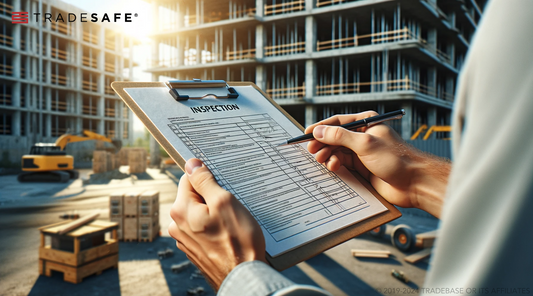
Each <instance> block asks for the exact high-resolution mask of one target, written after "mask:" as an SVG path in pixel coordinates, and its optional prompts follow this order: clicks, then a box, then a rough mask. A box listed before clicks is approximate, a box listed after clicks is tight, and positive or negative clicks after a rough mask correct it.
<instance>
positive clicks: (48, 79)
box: [38, 60, 52, 84]
mask: <svg viewBox="0 0 533 296" xmlns="http://www.w3.org/2000/svg"><path fill="white" fill-rule="evenodd" d="M43 67H44V73H45V75H44V81H43V84H50V83H52V62H50V61H44V60H43ZM38 75H41V73H39V74H38Z"/></svg>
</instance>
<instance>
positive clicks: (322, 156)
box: [315, 146, 334, 163]
mask: <svg viewBox="0 0 533 296" xmlns="http://www.w3.org/2000/svg"><path fill="white" fill-rule="evenodd" d="M333 149H334V147H333V146H326V147H324V148H322V149H320V151H318V152H317V153H316V154H315V159H316V161H318V162H319V163H325V162H326V160H328V159H329V158H330V156H331V153H332V151H333Z"/></svg>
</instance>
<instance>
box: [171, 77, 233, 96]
mask: <svg viewBox="0 0 533 296" xmlns="http://www.w3.org/2000/svg"><path fill="white" fill-rule="evenodd" d="M165 84H166V85H167V86H168V88H169V89H170V90H169V93H170V95H171V96H172V97H173V98H174V99H175V100H176V101H184V100H188V99H201V98H204V97H208V96H213V97H216V98H217V99H235V98H237V97H238V96H239V94H238V93H237V91H236V90H235V89H234V88H233V87H230V86H229V85H228V84H227V83H226V81H224V80H204V81H202V80H201V79H193V80H169V81H167V82H166V83H165Z"/></svg>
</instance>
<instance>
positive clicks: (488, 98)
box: [423, 0, 533, 295]
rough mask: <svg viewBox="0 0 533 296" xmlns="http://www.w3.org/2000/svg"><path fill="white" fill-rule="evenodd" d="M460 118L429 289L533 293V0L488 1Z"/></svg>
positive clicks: (460, 96)
mask: <svg viewBox="0 0 533 296" xmlns="http://www.w3.org/2000/svg"><path fill="white" fill-rule="evenodd" d="M453 121H454V122H453V141H454V156H455V159H454V164H453V169H452V173H451V176H450V182H449V184H448V190H447V194H446V196H447V197H446V201H445V205H444V209H443V212H442V217H441V219H442V220H441V231H440V233H439V237H438V240H437V242H436V246H435V249H434V253H433V257H432V260H431V267H430V271H429V272H428V274H427V277H426V283H425V288H424V289H423V291H424V292H425V295H437V294H439V295H442V293H441V291H442V290H438V289H463V290H462V293H460V294H463V295H483V294H492V295H502V294H513V295H518V294H531V293H533V288H532V287H533V231H532V229H531V227H533V1H531V0H493V1H491V2H490V3H489V4H488V5H487V8H486V10H485V13H484V16H483V18H482V20H481V24H480V26H479V28H478V31H477V33H476V35H475V37H474V41H473V44H472V46H471V48H470V51H469V53H468V57H467V60H466V63H465V68H464V70H463V71H462V74H461V77H460V81H459V87H458V92H457V99H456V106H455V111H454V120H453ZM454 295H456V294H454Z"/></svg>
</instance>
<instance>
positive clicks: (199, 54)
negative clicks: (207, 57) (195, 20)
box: [196, 34, 202, 65]
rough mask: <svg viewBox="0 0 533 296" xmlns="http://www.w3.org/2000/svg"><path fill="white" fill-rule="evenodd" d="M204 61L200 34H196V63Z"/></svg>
mask: <svg viewBox="0 0 533 296" xmlns="http://www.w3.org/2000/svg"><path fill="white" fill-rule="evenodd" d="M201 63H202V50H201V49H200V34H196V65H200V64H201Z"/></svg>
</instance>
